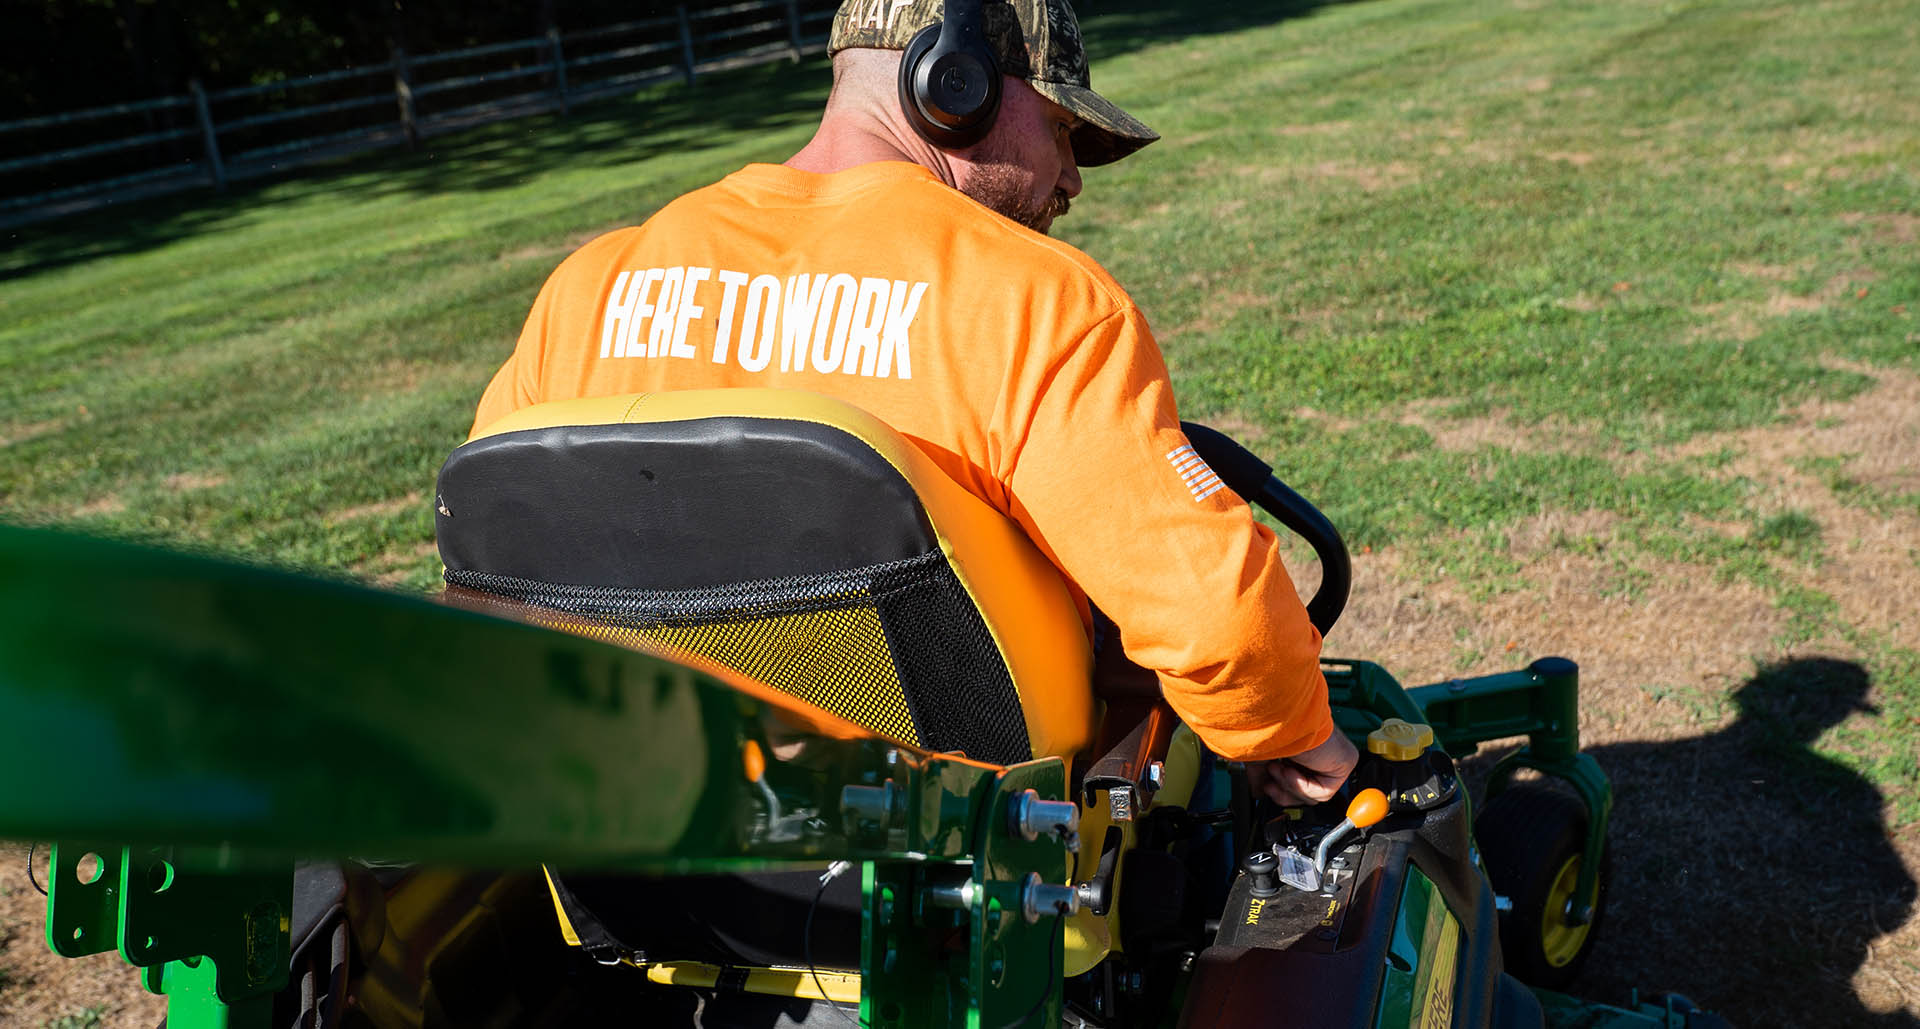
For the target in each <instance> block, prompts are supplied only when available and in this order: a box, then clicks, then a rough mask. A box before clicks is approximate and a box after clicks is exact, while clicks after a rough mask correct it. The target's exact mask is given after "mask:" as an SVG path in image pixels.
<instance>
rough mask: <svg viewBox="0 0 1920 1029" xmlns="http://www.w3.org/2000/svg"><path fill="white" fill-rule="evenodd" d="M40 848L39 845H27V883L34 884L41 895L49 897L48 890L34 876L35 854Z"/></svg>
mask: <svg viewBox="0 0 1920 1029" xmlns="http://www.w3.org/2000/svg"><path fill="white" fill-rule="evenodd" d="M39 846H40V845H39V844H38V843H29V844H27V881H28V882H30V883H32V884H33V888H34V889H36V890H39V891H40V895H41V896H42V897H44V896H46V895H47V888H46V887H45V886H42V885H40V880H39V879H36V878H34V875H33V852H34V850H35V849H36V848H38V847H39Z"/></svg>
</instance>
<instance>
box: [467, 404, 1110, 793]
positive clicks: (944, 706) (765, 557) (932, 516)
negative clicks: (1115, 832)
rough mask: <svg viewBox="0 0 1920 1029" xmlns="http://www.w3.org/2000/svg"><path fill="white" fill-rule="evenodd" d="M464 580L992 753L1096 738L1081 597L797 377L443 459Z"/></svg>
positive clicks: (924, 737) (611, 634) (863, 716)
mask: <svg viewBox="0 0 1920 1029" xmlns="http://www.w3.org/2000/svg"><path fill="white" fill-rule="evenodd" d="M437 507H438V515H437V530H438V534H439V543H440V554H441V558H442V560H443V561H444V562H445V564H446V580H447V583H448V585H449V587H450V588H451V589H453V590H465V591H474V592H478V593H480V594H482V595H484V596H487V597H491V598H497V599H500V600H505V601H508V602H512V603H519V604H526V605H532V606H534V607H538V608H543V609H549V610H557V611H559V612H564V613H566V614H567V615H569V616H571V617H572V618H574V619H584V621H585V622H586V623H587V624H588V626H589V628H588V631H591V632H593V633H594V634H595V635H598V636H601V637H603V638H606V639H609V640H612V641H615V642H636V641H637V642H644V643H647V644H653V645H662V644H664V645H666V646H668V647H671V648H674V649H677V650H682V651H686V652H690V653H693V654H696V655H699V656H701V657H704V658H707V659H709V660H711V661H714V662H716V663H718V664H720V665H723V666H726V667H728V668H730V669H732V670H734V671H737V672H739V673H741V674H743V675H745V676H747V677H749V678H752V679H755V680H757V681H760V682H763V683H765V684H767V685H769V686H772V687H775V688H777V689H780V690H783V691H785V692H787V693H790V694H793V695H794V696H796V697H799V698H800V699H802V700H804V701H807V702H808V703H811V704H814V705H817V706H819V707H822V708H825V709H826V710H828V711H831V712H833V713H834V714H837V715H840V716H841V717H843V718H846V719H848V720H850V721H853V722H855V723H858V724H860V725H863V726H865V727H867V728H869V729H872V730H874V731H875V732H878V733H881V734H882V735H885V736H888V737H890V738H892V739H895V740H898V741H900V742H903V743H909V744H913V745H915V746H918V747H921V748H923V749H927V750H932V751H962V752H965V753H966V754H967V755H968V756H970V757H973V758H976V759H979V760H983V761H989V762H993V763H996V764H1012V763H1015V762H1019V761H1025V760H1029V759H1031V758H1033V757H1034V756H1037V755H1038V756H1046V755H1055V756H1062V757H1070V756H1071V755H1072V754H1073V753H1075V752H1076V751H1078V750H1080V749H1082V748H1084V747H1085V746H1087V745H1088V744H1089V743H1090V742H1092V737H1093V723H1094V716H1093V712H1094V703H1093V698H1092V693H1091V687H1090V685H1089V683H1090V675H1091V668H1092V658H1091V649H1090V646H1089V642H1088V633H1089V630H1088V625H1087V622H1086V620H1085V615H1084V613H1083V611H1084V608H1083V607H1081V605H1080V603H1079V602H1076V600H1075V597H1074V595H1073V594H1072V592H1071V591H1070V590H1069V589H1068V587H1067V585H1066V583H1065V580H1064V579H1062V577H1061V576H1060V574H1059V572H1058V571H1057V570H1055V569H1054V567H1053V565H1052V564H1051V563H1050V562H1048V561H1047V559H1046V558H1045V557H1044V556H1043V555H1042V554H1041V553H1040V552H1039V550H1038V549H1036V548H1035V547H1034V546H1033V544H1032V543H1031V542H1029V541H1028V539H1027V537H1026V535H1025V534H1024V533H1023V532H1022V531H1021V529H1020V527H1019V526H1018V525H1017V524H1015V523H1014V522H1013V521H1012V520H1011V519H1008V518H1007V517H1006V516H1004V515H1002V514H1001V513H1000V512H998V511H996V510H994V509H993V508H991V507H989V506H988V505H987V504H986V503H985V502H983V501H981V500H980V499H979V498H977V497H975V496H974V495H973V494H971V493H969V492H967V491H966V490H965V489H963V488H962V487H960V486H959V485H958V484H957V483H955V482H954V481H953V480H952V479H950V478H949V477H947V476H946V475H945V474H944V473H942V472H941V471H940V469H939V468H938V467H937V466H936V465H935V464H934V463H933V461H932V460H931V459H930V458H929V457H927V456H926V454H924V453H923V452H922V451H921V450H920V449H919V448H918V447H917V446H915V445H914V444H913V443H912V442H910V441H908V440H907V439H905V438H904V437H902V436H901V435H899V434H898V433H896V432H894V431H893V430H891V429H890V428H888V427H887V426H886V425H884V424H882V423H881V422H880V421H879V420H877V419H875V418H874V417H872V416H871V415H869V414H867V413H865V412H863V411H861V410H859V409H858V408H855V407H853V406H852V405H849V404H847V403H844V402H842V401H839V400H835V399H832V398H829V397H825V396H820V395H817V394H812V393H803V392H799V391H792V390H759V389H733V390H694V391H683V392H673V393H653V394H635V395H625V396H613V397H596V398H589V399H583V400H568V401H558V402H554V403H546V404H540V405H536V406H533V407H529V408H524V409H522V410H520V411H517V412H514V413H513V414H510V415H508V416H507V417H505V418H502V419H500V420H499V421H497V422H495V423H493V424H492V425H489V426H486V427H485V428H484V429H483V430H481V431H480V432H479V433H477V434H476V435H475V437H474V438H473V439H472V440H470V441H468V442H467V443H466V444H465V445H464V446H462V447H460V448H459V449H457V450H455V451H454V453H453V455H452V456H451V457H449V458H448V459H447V462H446V464H445V466H444V467H443V468H442V469H441V473H440V481H439V496H438V503H437Z"/></svg>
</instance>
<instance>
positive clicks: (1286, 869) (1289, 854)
mask: <svg viewBox="0 0 1920 1029" xmlns="http://www.w3.org/2000/svg"><path fill="white" fill-rule="evenodd" d="M1385 817H1387V795H1386V794H1384V793H1382V792H1380V791H1379V790H1377V789H1374V788H1373V787H1371V786H1369V787H1367V788H1366V789H1364V790H1361V791H1360V792H1359V793H1357V794H1355V795H1354V797H1353V800H1352V801H1350V802H1349V803H1348V804H1347V817H1345V818H1343V819H1341V820H1340V824H1339V825H1336V826H1334V827H1333V829H1332V830H1331V831H1329V832H1328V833H1327V834H1326V835H1325V836H1323V837H1321V838H1320V847H1319V849H1318V850H1316V851H1315V852H1314V855H1313V858H1312V859H1311V860H1309V859H1308V858H1307V856H1306V855H1305V854H1303V853H1301V852H1300V851H1299V849H1298V848H1295V847H1286V848H1283V849H1281V850H1279V851H1278V852H1276V854H1275V856H1276V857H1277V858H1279V860H1280V868H1279V875H1280V881H1281V882H1283V883H1286V884H1287V885H1288V886H1291V887H1293V888H1294V889H1296V890H1304V891H1306V892H1308V893H1312V892H1313V891H1315V890H1318V889H1319V888H1320V887H1321V885H1322V884H1324V883H1325V882H1326V878H1327V856H1328V855H1329V854H1331V853H1333V845H1334V843H1335V842H1337V841H1338V840H1339V839H1340V838H1341V837H1343V836H1345V835H1346V834H1348V833H1350V832H1352V831H1353V830H1355V829H1366V828H1369V827H1371V826H1373V825H1374V824H1375V823H1377V822H1379V821H1380V820H1381V819H1382V818H1385Z"/></svg>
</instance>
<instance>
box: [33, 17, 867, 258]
mask: <svg viewBox="0 0 1920 1029" xmlns="http://www.w3.org/2000/svg"><path fill="white" fill-rule="evenodd" d="M834 6H835V4H834V3H832V2H831V0H748V2H744V3H734V4H728V5H725V6H719V7H709V8H702V9H699V10H688V9H687V8H686V7H685V6H684V5H683V6H681V7H679V8H678V9H677V10H676V11H675V13H673V14H670V15H666V16H664V17H655V18H647V19H643V20H639V21H629V22H622V23H620V24H616V25H604V26H600V27H598V28H591V29H583V30H578V31H573V32H561V31H559V30H557V29H553V30H549V31H548V32H547V34H546V35H544V36H536V37H532V38H528V39H517V40H512V41H509V42H505V43H494V44H490V45H487V46H477V47H471V48H468V49H465V50H454V51H448V52H446V53H437V54H424V55H417V56H416V55H409V54H407V53H405V52H402V51H399V50H396V51H395V52H394V54H393V58H392V60H391V61H389V62H388V63H386V64H380V65H372V66H367V67H360V68H347V69H343V70H341V71H334V72H327V73H325V74H321V75H309V76H305V77H302V78H297V79H286V80H283V81H279V82H270V83H266V84H263V85H255V86H241V87H237V88H233V89H220V90H211V91H209V90H203V89H202V88H201V87H200V84H199V83H198V82H195V83H193V84H192V86H191V89H190V91H189V93H188V94H187V95H186V96H175V97H162V98H160V99H157V100H146V101H141V102H138V103H126V104H112V105H109V106H105V107H94V108H89V109H87V110H83V111H72V112H67V113H64V114H53V115H46V116H43V117H37V118H24V119H20V120H17V121H9V122H0V225H17V224H23V223H26V222H32V221H38V220H41V219H44V218H48V217H53V216H57V215H59V214H62V213H67V212H70V211H73V210H77V209H81V208H86V207H93V206H98V205H100V204H103V203H110V202H115V201H119V200H128V199H134V198H137V197H148V196H154V195H157V194H162V193H172V192H179V191H182V190H189V189H197V188H211V189H216V190H223V189H225V188H226V185H227V183H229V182H232V181H235V180H239V179H245V178H251V177H255V176H260V175H266V174H271V173H273V172H277V171H282V170H284V169H286V168H288V167H291V166H294V165H297V164H300V163H302V162H305V161H311V160H317V159H321V158H325V157H332V156H337V155H340V154H344V153H352V152H355V151H362V150H370V149H375V148H380V147H388V146H411V145H415V144H417V143H418V142H419V141H420V140H421V139H424V138H426V137H428V136H431V135H434V134H437V133H442V132H448V131H452V130H454V129H459V128H466V127H469V126H473V125H477V124H482V123H485V122H491V121H498V120H502V119H506V118H516V117H522V116H525V115H528V114H535V113H541V112H547V111H556V110H557V111H561V112H565V111H567V110H568V108H569V107H570V106H571V105H573V104H576V103H580V102H582V101H586V100H592V99H595V98H599V97H605V96H610V95H615V94H619V93H623V92H630V91H632V90H634V89H636V88H639V87H641V86H644V85H647V84H649V83H654V82H661V81H668V80H673V79H679V80H681V81H684V82H686V83H687V84H689V85H691V84H693V83H694V82H695V81H696V80H697V79H698V77H699V76H700V75H703V74H706V73H710V72H716V71H724V70H727V69H730V68H739V67H745V66H748V65H755V64H763V63H766V62H769V61H779V60H794V61H797V60H799V59H801V58H802V57H803V56H806V55H810V54H815V53H819V52H821V51H823V50H824V49H825V48H826V38H827V29H828V23H829V22H830V21H831V20H832V18H833V10H834ZM503 65H504V67H502V66H503Z"/></svg>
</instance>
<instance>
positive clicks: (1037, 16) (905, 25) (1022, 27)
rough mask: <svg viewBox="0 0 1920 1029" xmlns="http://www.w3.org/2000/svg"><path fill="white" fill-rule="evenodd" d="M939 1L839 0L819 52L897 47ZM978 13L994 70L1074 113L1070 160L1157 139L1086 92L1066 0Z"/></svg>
mask: <svg viewBox="0 0 1920 1029" xmlns="http://www.w3.org/2000/svg"><path fill="white" fill-rule="evenodd" d="M944 6H945V5H944V4H943V2H942V0H845V2H843V3H842V4H841V5H840V10H839V11H838V12H837V13H836V14H834V16H833V33H832V35H830V36H829V37H828V38H827V53H829V54H837V53H839V52H840V51H842V50H852V49H858V48H866V49H873V50H905V49H906V48H907V43H908V42H909V41H911V40H912V39H913V37H914V34H915V33H918V32H919V31H920V30H921V29H923V28H926V27H927V26H929V25H937V24H939V22H940V16H941V12H942V10H943V9H944ZM983 17H984V20H985V22H986V36H987V45H988V46H989V47H991V48H992V49H993V56H994V59H995V60H997V61H999V62H1000V71H1001V72H1002V73H1003V74H1007V75H1012V76H1014V77H1016V78H1021V79H1025V80H1026V81H1027V84H1028V85H1030V86H1032V87H1033V89H1034V91H1035V92H1037V93H1039V94H1040V95H1041V96H1044V97H1046V98H1047V99H1049V100H1051V101H1053V102H1054V103H1056V104H1059V105H1060V106H1061V107H1064V108H1066V109H1067V110H1069V111H1072V112H1073V113H1074V115H1075V116H1077V117H1078V118H1079V119H1080V123H1081V124H1080V126H1079V127H1078V128H1076V129H1074V130H1073V158H1074V161H1075V162H1076V163H1078V164H1081V165H1086V166H1093V165H1101V164H1111V163H1113V162H1114V161H1118V160H1119V159H1121V158H1122V157H1125V156H1127V155H1128V154H1130V153H1133V152H1134V151H1135V150H1138V149H1140V148H1141V147H1143V146H1146V145H1147V144H1148V143H1151V142H1153V141H1154V140H1156V139H1159V138H1160V134H1159V133H1157V132H1155V131H1153V130H1152V129H1150V128H1147V127H1146V126H1145V125H1143V124H1141V122H1140V121H1139V119H1137V118H1135V117H1133V116H1132V115H1130V114H1128V113H1127V112H1125V111H1122V110H1121V109H1120V108H1119V107H1117V106H1115V104H1114V103H1113V101H1111V100H1108V99H1107V98H1106V97H1103V96H1101V95H1100V94H1098V93H1095V92H1094V91H1093V88H1092V86H1091V85H1090V84H1089V82H1090V79H1089V76H1088V74H1087V51H1086V48H1085V47H1084V46H1082V45H1081V42H1080V22H1079V20H1078V19H1076V18H1075V17H1074V16H1073V8H1071V7H1068V6H1067V0H986V5H985V9H984V14H983Z"/></svg>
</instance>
